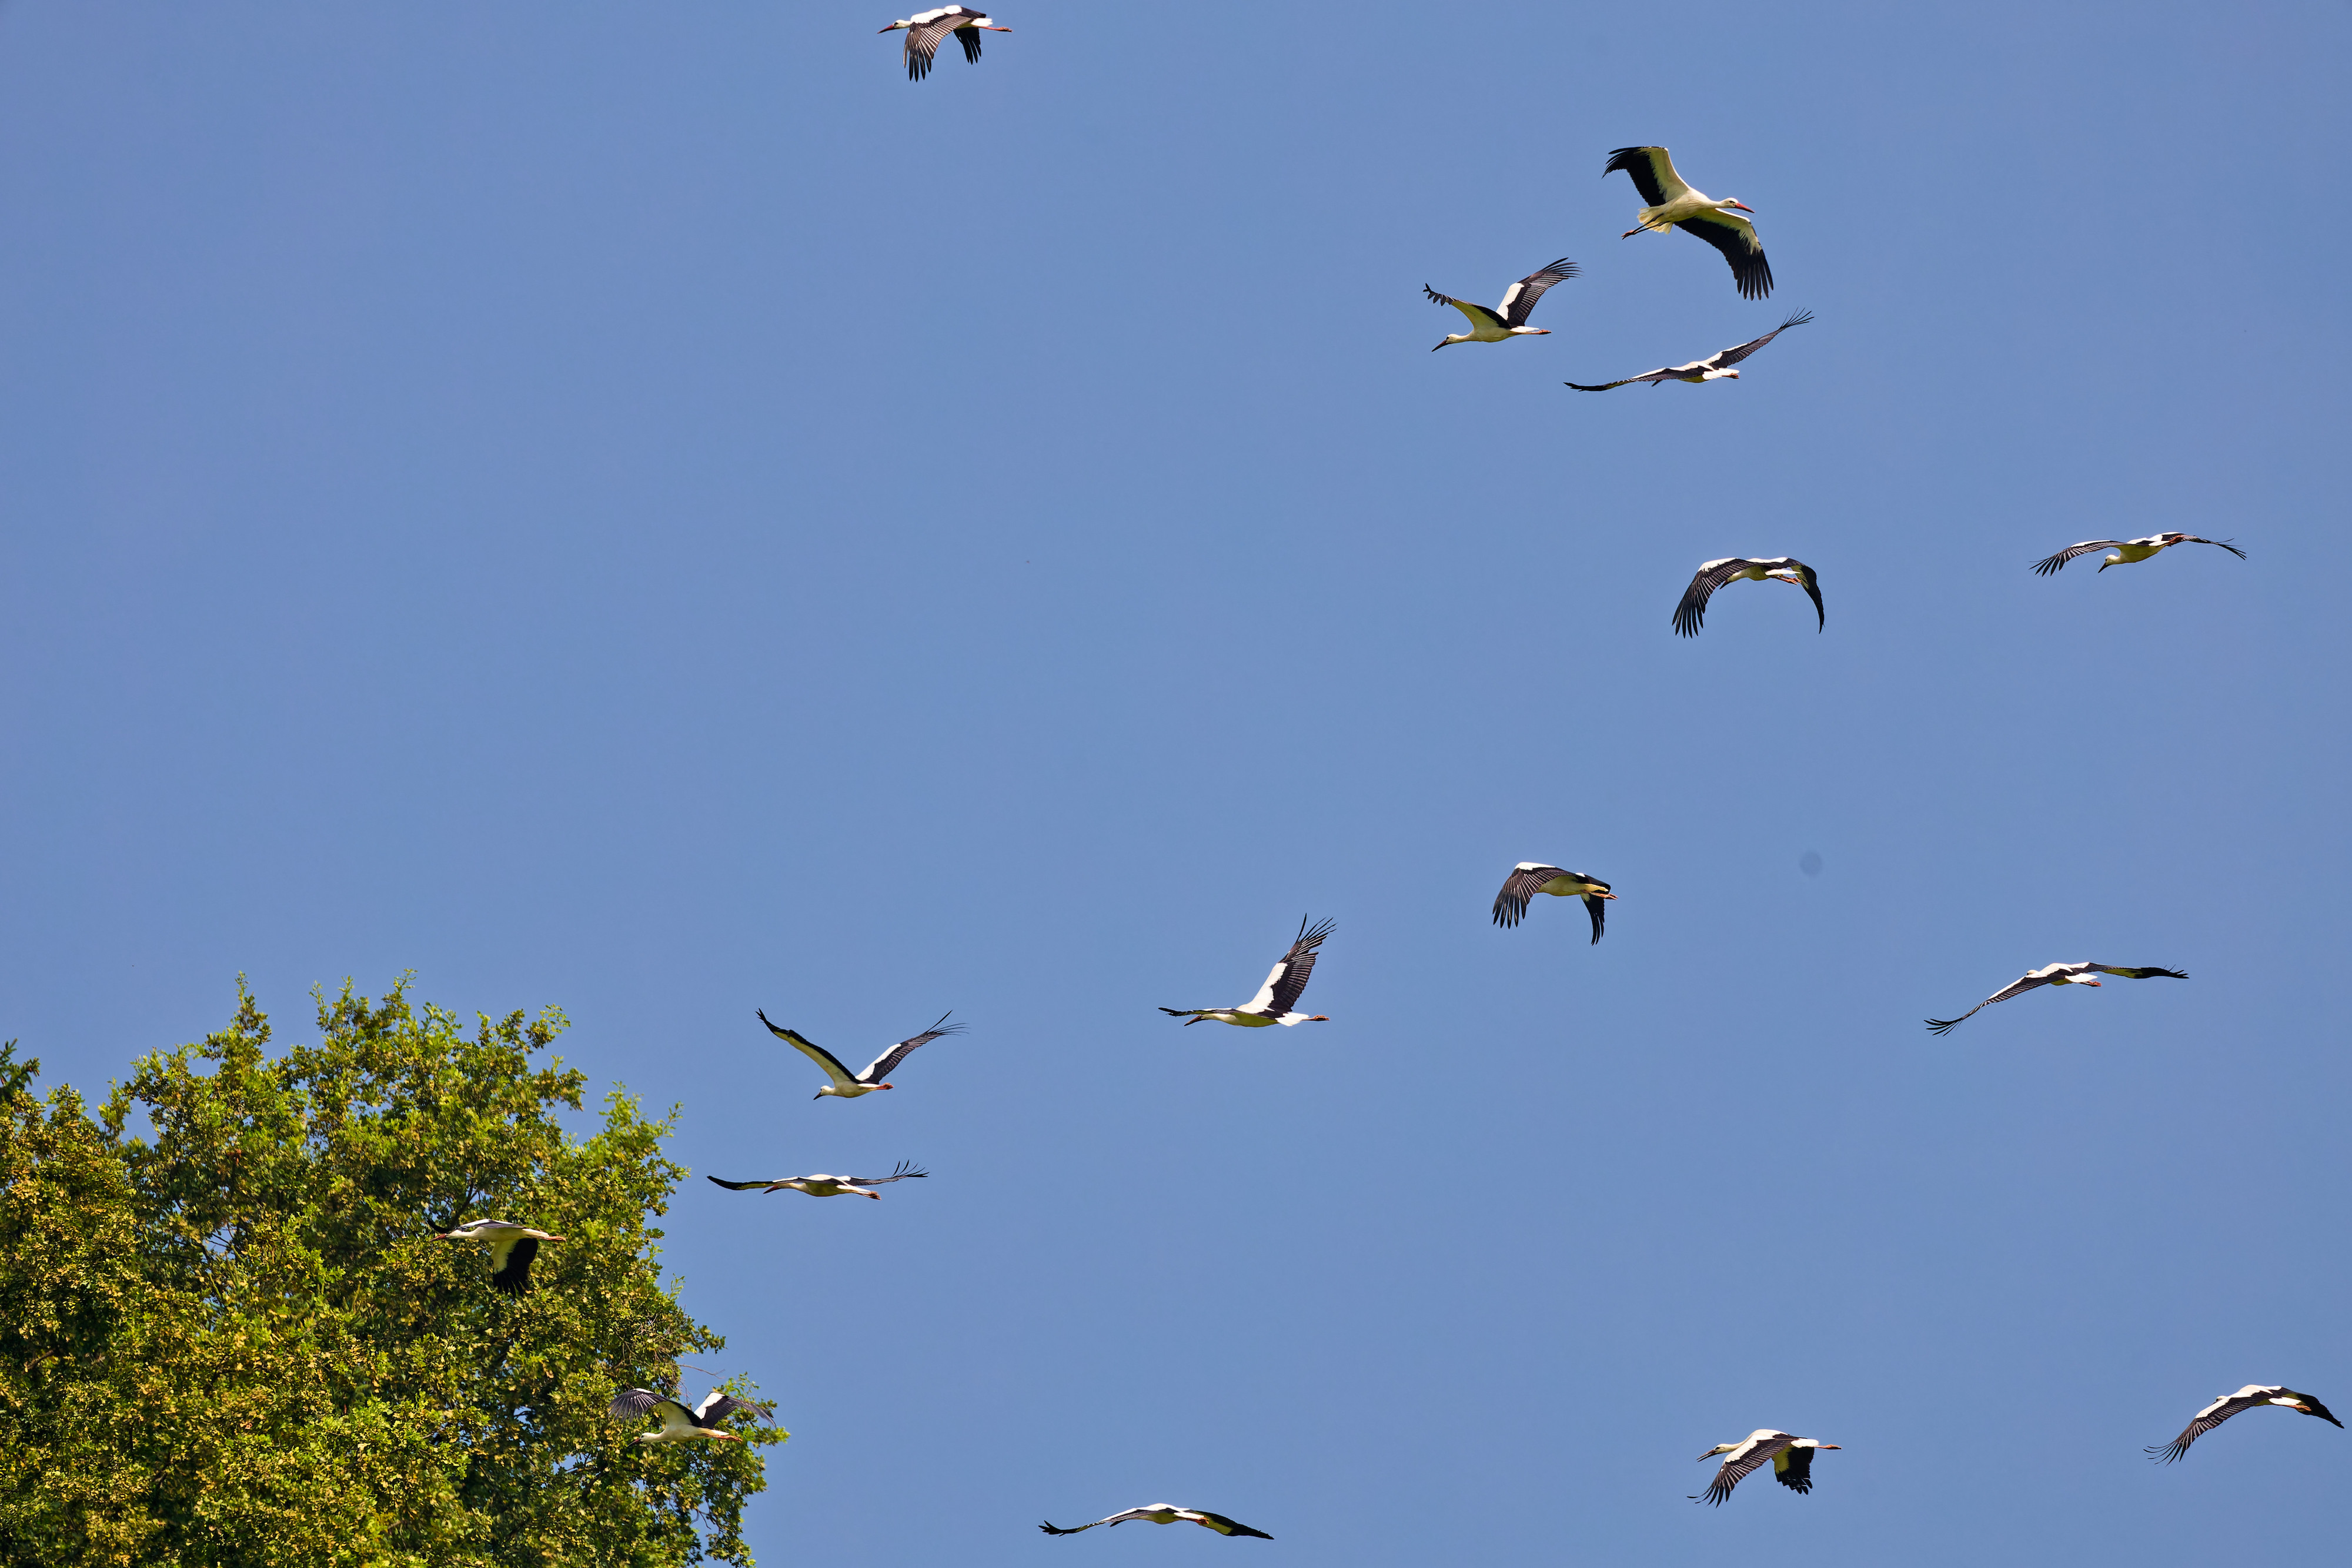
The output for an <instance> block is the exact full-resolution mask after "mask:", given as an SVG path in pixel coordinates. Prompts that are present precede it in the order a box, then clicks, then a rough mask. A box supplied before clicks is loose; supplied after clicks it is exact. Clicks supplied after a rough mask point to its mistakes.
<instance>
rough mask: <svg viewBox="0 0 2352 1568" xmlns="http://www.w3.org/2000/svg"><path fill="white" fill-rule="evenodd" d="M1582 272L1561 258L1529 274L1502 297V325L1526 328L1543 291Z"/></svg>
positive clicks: (1572, 263)
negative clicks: (1529, 315)
mask: <svg viewBox="0 0 2352 1568" xmlns="http://www.w3.org/2000/svg"><path fill="white" fill-rule="evenodd" d="M1583 270H1584V269H1583V268H1582V267H1579V266H1577V265H1576V263H1574V262H1572V261H1570V260H1569V259H1568V257H1566V256H1561V257H1560V258H1559V260H1558V261H1555V262H1552V263H1550V264H1549V265H1548V266H1546V267H1544V268H1543V269H1542V270H1541V271H1539V272H1530V273H1528V275H1527V276H1526V277H1522V278H1520V279H1519V280H1518V281H1517V283H1514V284H1512V285H1511V287H1510V288H1509V289H1508V290H1507V292H1505V294H1504V295H1503V303H1502V307H1501V309H1502V317H1503V324H1504V325H1505V326H1507V327H1524V326H1526V325H1527V324H1528V311H1530V310H1532V309H1534V308H1536V301H1537V300H1538V299H1540V298H1543V296H1544V290H1545V289H1547V288H1549V287H1551V286H1552V285H1553V284H1555V283H1564V282H1566V281H1567V280H1568V279H1570V278H1571V277H1575V276H1576V275H1577V274H1578V273H1580V272H1581V271H1583ZM1424 287H1426V286H1424Z"/></svg>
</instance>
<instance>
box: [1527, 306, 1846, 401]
mask: <svg viewBox="0 0 2352 1568" xmlns="http://www.w3.org/2000/svg"><path fill="white" fill-rule="evenodd" d="M1811 319H1813V313H1812V312H1811V311H1810V310H1800V311H1798V312H1797V313H1796V314H1795V315H1794V316H1791V317H1790V318H1789V319H1787V320H1786V321H1783V322H1781V323H1780V325H1779V326H1778V327H1775V328H1773V329H1771V330H1770V331H1769V332H1767V333H1765V334H1764V335H1763V336H1762V337H1760V338H1751V339H1749V340H1748V341H1747V342H1745V343H1740V344H1738V345H1735V346H1734V347H1732V348H1728V349H1724V350H1719V351H1717V352H1716V353H1712V354H1709V355H1708V356H1707V357H1706V358H1705V359H1704V360H1693V361H1691V362H1690V363H1689V364H1686V365H1667V366H1665V367H1664V368H1663V369H1660V370H1654V371H1643V372H1642V373H1641V374H1640V375H1638V376H1627V377H1625V378H1624V379H1623V380H1622V381H1614V382H1601V384H1600V385H1599V386H1586V385H1585V384H1584V383H1583V382H1567V383H1565V384H1567V385H1569V386H1571V387H1574V388H1575V389H1576V390H1577V391H1578V392H1610V391H1612V390H1614V389H1615V388H1618V387H1630V386H1632V385H1633V383H1634V382H1649V383H1650V385H1651V386H1652V387H1661V386H1664V384H1665V383H1666V382H1692V383H1694V384H1696V383H1697V382H1736V381H1738V379H1739V371H1738V370H1737V369H1735V368H1734V367H1735V366H1737V365H1738V363H1739V361H1742V360H1744V359H1746V358H1747V357H1748V355H1750V354H1752V353H1754V352H1755V351H1756V350H1759V349H1760V348H1762V347H1763V346H1764V345H1765V344H1767V343H1769V342H1770V341H1771V340H1773V339H1775V338H1777V337H1779V336H1780V334H1781V333H1783V332H1785V331H1787V330H1788V329H1790V328H1791V327H1801V326H1803V325H1804V324H1805V323H1806V322H1808V321H1810V320H1811Z"/></svg>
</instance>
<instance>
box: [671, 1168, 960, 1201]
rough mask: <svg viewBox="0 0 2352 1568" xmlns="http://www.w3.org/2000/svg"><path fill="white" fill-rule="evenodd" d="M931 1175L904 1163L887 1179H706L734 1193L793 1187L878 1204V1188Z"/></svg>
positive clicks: (779, 1190)
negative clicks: (851, 1197) (869, 1198)
mask: <svg viewBox="0 0 2352 1568" xmlns="http://www.w3.org/2000/svg"><path fill="white" fill-rule="evenodd" d="M930 1174H931V1173H930V1172H929V1171H927V1170H925V1169H923V1167H922V1166H918V1165H912V1164H909V1163H908V1162H907V1161H905V1160H900V1161H899V1162H898V1169H897V1170H894V1171H892V1172H891V1173H890V1174H889V1175H888V1176H825V1175H823V1174H822V1173H820V1174H818V1175H816V1176H779V1177H777V1178H776V1179H775V1180H773V1181H727V1180H724V1179H722V1178H720V1177H719V1176H709V1177H707V1178H706V1179H708V1180H710V1181H714V1182H717V1183H718V1184H719V1186H723V1187H725V1188H727V1189H728V1190H729V1191H730V1192H754V1191H757V1192H782V1191H783V1190H784V1189H785V1188H787V1187H790V1188H791V1189H792V1190H793V1191H794V1192H804V1193H806V1194H808V1195H809V1196H810V1197H841V1196H842V1195H843V1194H845V1193H847V1194H850V1195H852V1196H854V1197H871V1198H875V1199H877V1200H878V1199H879V1198H880V1197H881V1196H882V1195H881V1194H880V1193H878V1192H876V1191H874V1190H873V1189H874V1188H876V1187H877V1186H889V1185H890V1184H891V1183H892V1182H894V1181H911V1180H913V1179H915V1178H916V1177H918V1176H929V1175H930Z"/></svg>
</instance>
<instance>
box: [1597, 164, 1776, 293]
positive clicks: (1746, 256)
mask: <svg viewBox="0 0 2352 1568" xmlns="http://www.w3.org/2000/svg"><path fill="white" fill-rule="evenodd" d="M1620 170H1622V171H1623V172H1624V173H1625V175H1626V177H1627V178H1629V179H1631V180H1632V181H1633V188H1634V189H1635V190H1637V191H1639V192H1641V193H1642V200H1643V201H1644V202H1647V203H1648V204H1649V205H1648V206H1646V207H1643V209H1642V210H1641V211H1640V212H1638V213H1636V214H1633V227H1632V228H1630V229H1627V230H1626V231H1625V232H1624V233H1623V234H1622V235H1619V236H1618V237H1619V238H1620V239H1632V238H1633V236H1634V235H1637V234H1643V233H1652V232H1654V233H1658V234H1664V232H1665V231H1666V230H1667V229H1668V228H1669V227H1672V228H1678V229H1680V230H1682V231H1683V232H1684V233H1685V234H1688V235H1697V236H1698V237H1699V238H1701V239H1703V240H1705V241H1706V243H1707V244H1709V245H1711V246H1715V248H1716V249H1717V250H1719V251H1721V252H1722V253H1723V259H1724V260H1726V261H1727V262H1729V263H1730V264H1731V280H1732V283H1733V285H1734V286H1735V287H1738V290H1739V297H1740V298H1742V299H1761V298H1764V297H1765V296H1766V295H1768V294H1769V293H1771V292H1772V267H1771V264H1770V263H1769V262H1768V261H1766V260H1765V259H1764V242H1763V241H1761V240H1759V239H1758V238H1757V237H1756V225H1754V224H1751V223H1749V222H1748V219H1747V218H1735V217H1733V216H1732V215H1731V214H1733V213H1734V212H1741V213H1747V214H1750V215H1751V216H1752V215H1753V214H1754V213H1755V211H1756V209H1755V208H1753V207H1751V206H1749V205H1748V204H1747V203H1745V202H1740V201H1735V200H1733V199H1732V198H1731V197H1729V196H1726V197H1724V198H1723V200H1721V201H1719V202H1718V201H1717V200H1716V199H1715V198H1714V197H1713V196H1710V195H1707V194H1706V193H1703V192H1699V191H1694V190H1692V189H1691V188H1690V187H1689V186H1688V185H1686V184H1685V183H1683V177H1682V176H1681V175H1680V174H1677V173H1675V161H1674V159H1673V158H1671V157H1669V156H1668V155H1667V152H1666V150H1665V149H1664V148H1663V147H1620V148H1618V149H1617V150H1616V151H1615V152H1612V153H1610V154H1609V162H1608V165H1607V167H1605V168H1603V169H1602V170H1601V178H1602V179H1604V180H1605V179H1607V178H1608V177H1609V176H1610V175H1612V174H1614V173H1616V172H1619V171H1620Z"/></svg>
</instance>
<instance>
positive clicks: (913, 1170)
mask: <svg viewBox="0 0 2352 1568" xmlns="http://www.w3.org/2000/svg"><path fill="white" fill-rule="evenodd" d="M930 1174H931V1173H930V1172H929V1171H927V1170H925V1169H924V1168H923V1167H922V1166H918V1165H910V1164H908V1162H907V1161H905V1160H900V1161H899V1162H898V1169H897V1170H894V1171H892V1172H891V1173H890V1174H889V1175H888V1176H844V1177H842V1178H841V1179H842V1180H844V1181H845V1182H847V1183H848V1184H849V1185H850V1186H887V1185H889V1184H890V1183H891V1182H894V1181H905V1180H906V1179H907V1178H908V1177H909V1176H929V1175H930Z"/></svg>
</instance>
